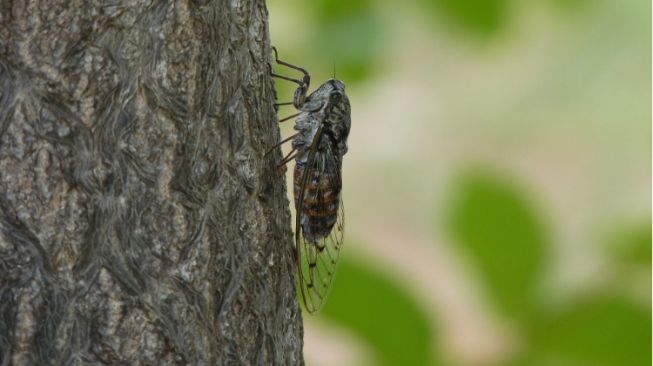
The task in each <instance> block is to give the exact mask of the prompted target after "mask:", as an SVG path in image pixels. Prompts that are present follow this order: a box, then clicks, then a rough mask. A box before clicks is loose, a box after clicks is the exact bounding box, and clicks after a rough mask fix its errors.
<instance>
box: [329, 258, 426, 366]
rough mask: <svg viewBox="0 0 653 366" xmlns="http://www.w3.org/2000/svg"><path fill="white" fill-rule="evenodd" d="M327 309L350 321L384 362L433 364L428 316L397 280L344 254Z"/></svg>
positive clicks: (348, 324)
mask: <svg viewBox="0 0 653 366" xmlns="http://www.w3.org/2000/svg"><path fill="white" fill-rule="evenodd" d="M321 314H322V315H324V316H326V317H328V318H330V319H331V320H333V321H334V322H336V323H338V324H341V325H343V326H346V327H347V328H349V329H351V330H352V331H354V332H355V333H357V334H358V335H359V336H361V337H362V338H364V339H365V340H366V341H367V342H368V344H369V345H371V346H372V347H373V348H374V351H375V352H376V355H378V357H379V360H378V361H379V362H381V363H382V364H383V365H429V364H434V363H433V361H432V360H431V345H432V344H433V342H432V335H431V330H430V329H429V326H428V324H429V319H428V318H427V316H426V314H425V313H424V311H423V310H422V309H420V308H419V306H418V305H417V304H416V303H415V301H414V300H413V299H412V298H411V296H410V295H409V294H408V293H407V292H406V291H405V290H404V289H402V288H401V287H400V286H399V285H398V284H396V283H395V282H393V281H391V280H390V279H388V278H386V277H385V276H383V275H382V273H380V272H377V271H375V270H373V269H371V268H369V267H366V266H364V265H363V264H361V263H359V262H356V261H354V260H352V259H349V258H347V259H344V260H343V261H342V263H340V267H339V269H338V275H337V280H336V282H335V285H334V288H333V290H332V293H331V295H330V296H329V299H328V301H327V304H326V306H325V307H324V309H323V310H322V313H321Z"/></svg>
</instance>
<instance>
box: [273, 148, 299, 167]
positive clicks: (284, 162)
mask: <svg viewBox="0 0 653 366" xmlns="http://www.w3.org/2000/svg"><path fill="white" fill-rule="evenodd" d="M295 151H297V150H295V149H292V150H291V151H290V152H289V153H288V155H286V157H284V158H283V159H282V160H281V162H279V164H277V167H278V168H281V167H282V166H284V165H286V164H288V162H289V161H291V160H292V159H294V158H295V156H297V154H294V155H292V156H291V154H292V153H294V152H295Z"/></svg>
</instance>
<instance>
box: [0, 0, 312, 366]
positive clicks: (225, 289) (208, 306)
mask: <svg viewBox="0 0 653 366" xmlns="http://www.w3.org/2000/svg"><path fill="white" fill-rule="evenodd" d="M269 60H270V41H269V35H268V24H267V9H266V6H265V3H264V0H230V1H226V0H223V1H207V0H204V1H203V0H196V1H190V0H188V1H177V2H172V1H146V0H143V1H139V0H133V1H119V0H116V1H111V2H107V1H81V0H74V1H53V0H25V1H19V0H16V1H11V0H0V191H1V194H0V364H2V365H9V364H14V365H31V364H39V365H59V364H66V365H67V364H72V365H81V364H124V365H139V364H147V365H168V364H183V365H186V364H190V365H209V364H211V365H216V364H217V365H234V364H236V365H240V364H244V365H250V364H257V365H271V364H277V365H296V364H302V363H303V361H302V324H301V313H300V312H299V308H298V304H297V298H296V292H295V285H294V264H293V249H292V234H291V229H290V212H289V209H288V207H289V204H288V200H287V198H286V188H285V183H284V180H283V177H282V176H281V175H279V174H277V172H276V169H275V159H279V157H280V156H279V154H278V152H275V154H271V155H268V156H264V154H265V152H266V151H267V149H269V148H270V147H271V146H273V145H274V144H275V143H276V142H277V141H278V140H279V129H278V126H277V117H276V115H275V111H274V108H273V103H274V99H275V98H274V89H273V84H272V81H271V78H270V77H269V74H268V66H267V63H268V62H269Z"/></svg>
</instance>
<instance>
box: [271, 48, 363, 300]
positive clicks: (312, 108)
mask: <svg viewBox="0 0 653 366" xmlns="http://www.w3.org/2000/svg"><path fill="white" fill-rule="evenodd" d="M274 51H275V58H276V61H277V63H279V64H280V65H284V66H288V67H290V68H293V69H295V70H299V71H301V72H303V73H304V77H303V78H302V80H297V79H292V78H289V77H285V76H281V75H278V74H274V73H272V76H275V77H278V78H281V79H284V80H289V81H292V82H295V83H297V84H298V87H297V90H296V91H295V97H294V100H293V102H292V103H280V104H278V105H289V104H293V105H294V106H295V108H297V109H298V110H299V113H297V114H295V115H293V116H290V117H288V118H284V119H282V120H281V121H284V120H287V119H290V118H293V117H297V119H296V121H295V127H294V128H295V130H297V133H296V134H294V135H292V136H290V137H289V138H288V139H286V140H284V141H282V142H281V143H284V142H286V141H288V140H292V151H291V152H290V153H289V154H288V155H287V156H286V157H285V158H284V159H283V160H282V161H281V162H280V163H279V166H283V165H285V164H287V163H288V162H289V161H290V160H292V159H293V158H294V159H295V171H294V179H293V182H294V184H293V193H294V198H295V199H294V201H295V211H296V217H295V246H296V257H297V270H298V278H299V287H300V290H301V293H302V298H303V300H304V306H305V308H306V310H308V311H309V312H311V313H313V312H316V311H319V310H320V309H321V308H322V306H323V305H324V301H325V300H326V297H327V295H328V292H329V290H330V288H331V284H332V282H333V278H334V276H335V271H336V266H337V264H338V256H339V253H340V249H341V247H342V240H343V234H344V207H343V204H342V195H341V189H342V174H341V173H342V157H343V155H345V153H346V152H347V136H348V135H349V129H350V126H351V117H350V105H349V99H348V98H347V95H346V94H345V85H344V84H343V83H342V82H341V81H339V80H336V79H330V80H328V81H326V82H325V83H324V84H322V85H320V87H318V88H317V90H315V91H314V92H313V93H311V94H310V95H308V96H306V93H307V91H308V86H309V83H310V76H309V75H308V73H307V72H306V71H305V70H304V69H302V68H300V67H297V66H294V65H291V64H288V63H286V62H283V61H280V60H279V58H278V56H277V54H276V49H274Z"/></svg>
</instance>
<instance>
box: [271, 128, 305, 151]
mask: <svg viewBox="0 0 653 366" xmlns="http://www.w3.org/2000/svg"><path fill="white" fill-rule="evenodd" d="M297 135H299V132H297V133H296V134H294V135H290V136H288V137H287V138H285V139H283V140H281V142H279V143H278V144H276V145H274V146H272V147H271V148H270V150H268V152H266V153H265V155H267V154H269V153H271V152H272V150H274V149H276V148H277V147H279V146H281V145H283V144H285V143H286V142H288V141H290V140H292V139H294V138H295V137H297Z"/></svg>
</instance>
